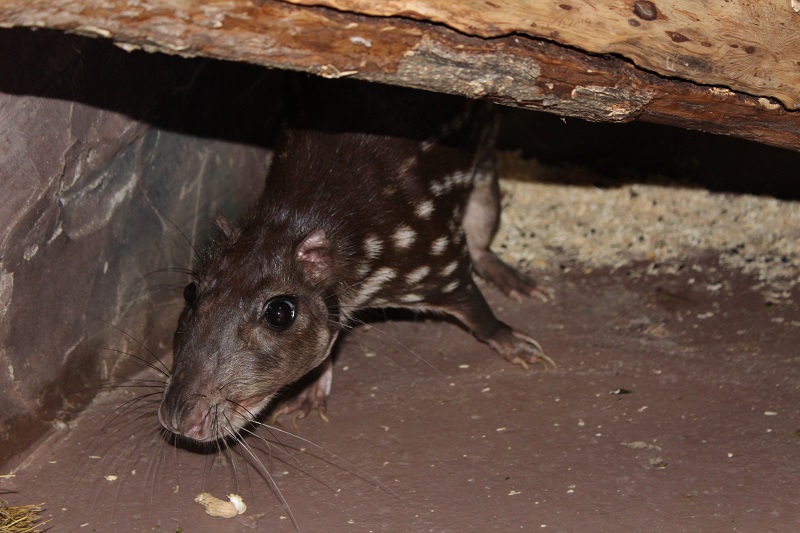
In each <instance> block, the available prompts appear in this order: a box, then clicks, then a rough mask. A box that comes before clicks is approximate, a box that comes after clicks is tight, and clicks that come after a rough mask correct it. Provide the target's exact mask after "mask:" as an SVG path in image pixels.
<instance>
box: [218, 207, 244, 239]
mask: <svg viewBox="0 0 800 533" xmlns="http://www.w3.org/2000/svg"><path fill="white" fill-rule="evenodd" d="M214 225H215V226H217V228H219V230H220V231H221V232H222V234H223V235H224V236H225V242H226V243H228V244H230V243H232V242H234V241H235V240H236V239H238V238H239V230H238V229H236V228H235V227H233V224H231V223H230V221H229V220H228V219H227V218H225V215H223V214H222V211H217V214H216V215H214Z"/></svg>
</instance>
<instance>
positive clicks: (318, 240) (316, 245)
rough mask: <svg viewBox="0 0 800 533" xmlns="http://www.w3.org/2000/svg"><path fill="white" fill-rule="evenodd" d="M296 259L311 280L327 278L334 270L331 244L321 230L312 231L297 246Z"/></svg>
mask: <svg viewBox="0 0 800 533" xmlns="http://www.w3.org/2000/svg"><path fill="white" fill-rule="evenodd" d="M294 257H295V259H296V260H297V262H298V263H299V264H300V265H301V266H302V267H303V271H304V272H305V273H306V276H308V277H310V278H316V279H323V278H326V277H328V275H329V274H330V271H331V269H332V268H333V256H332V254H331V243H330V241H329V240H328V237H326V236H325V232H324V231H323V230H321V229H318V230H314V231H312V232H311V233H310V234H309V235H308V236H306V238H305V239H303V242H301V243H300V244H299V245H298V246H297V249H296V250H295V253H294Z"/></svg>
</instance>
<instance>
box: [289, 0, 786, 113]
mask: <svg viewBox="0 0 800 533" xmlns="http://www.w3.org/2000/svg"><path fill="white" fill-rule="evenodd" d="M289 1H291V2H294V3H297V4H304V5H324V6H328V7H332V8H335V9H338V10H340V11H344V12H353V13H360V14H365V15H372V16H382V17H387V16H402V17H408V18H413V19H416V20H424V21H430V22H434V23H438V24H443V25H445V26H448V27H450V28H453V29H455V30H458V31H460V32H462V33H466V34H468V35H476V36H480V37H487V38H488V37H500V36H506V35H520V34H522V35H529V36H532V37H540V38H544V39H548V40H551V41H553V42H557V43H560V44H564V45H568V46H573V47H576V48H578V49H580V50H585V51H587V52H592V53H599V54H615V55H618V56H620V57H623V58H625V59H627V60H630V61H632V62H633V63H634V64H635V65H637V66H638V67H640V68H642V69H645V70H648V71H651V72H655V73H658V74H660V75H662V76H665V77H679V78H684V79H687V80H692V81H694V82H696V83H700V84H703V85H720V86H724V87H728V88H730V89H733V90H735V91H739V92H744V93H747V94H751V95H754V96H762V97H766V98H774V99H776V100H778V101H780V102H782V103H783V104H784V105H785V106H786V107H787V108H789V109H798V107H800V68H798V66H799V65H800V2H797V1H796V0H758V1H757V2H753V1H752V0H724V1H711V2H698V1H692V0H604V1H602V2H592V1H589V0H561V1H558V2H535V1H534V2H531V1H530V0H503V1H502V2H500V1H497V2H492V1H491V0H388V1H381V2H375V1H374V0H289Z"/></svg>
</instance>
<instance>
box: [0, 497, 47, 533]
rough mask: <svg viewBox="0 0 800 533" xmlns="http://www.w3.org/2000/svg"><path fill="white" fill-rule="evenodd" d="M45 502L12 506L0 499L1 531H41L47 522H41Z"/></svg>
mask: <svg viewBox="0 0 800 533" xmlns="http://www.w3.org/2000/svg"><path fill="white" fill-rule="evenodd" d="M42 506H44V504H43V503H40V504H38V505H20V506H10V505H8V502H7V501H5V500H0V533H30V532H35V531H40V530H39V528H40V527H41V526H43V525H44V524H46V523H47V521H45V522H40V521H39V520H40V519H41V516H40V513H41V512H42Z"/></svg>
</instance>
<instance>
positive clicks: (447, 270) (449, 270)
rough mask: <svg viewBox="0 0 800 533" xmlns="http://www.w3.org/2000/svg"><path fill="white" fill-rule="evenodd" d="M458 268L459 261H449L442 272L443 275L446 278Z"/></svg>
mask: <svg viewBox="0 0 800 533" xmlns="http://www.w3.org/2000/svg"><path fill="white" fill-rule="evenodd" d="M456 268H458V261H453V262H452V263H449V264H448V265H446V266H445V267H444V268H443V269H442V272H441V275H442V277H445V278H446V277H447V276H449V275H450V274H452V273H453V272H455V271H456Z"/></svg>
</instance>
